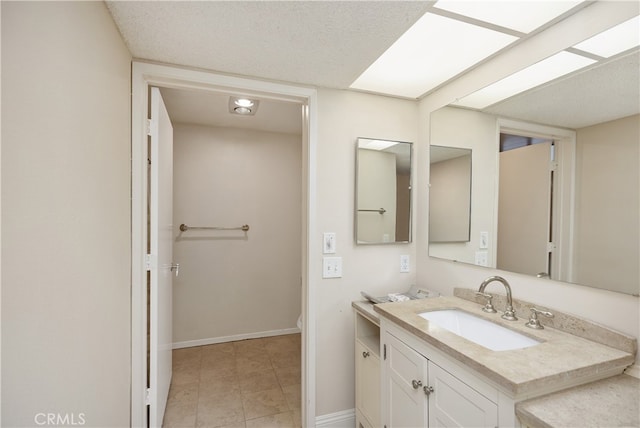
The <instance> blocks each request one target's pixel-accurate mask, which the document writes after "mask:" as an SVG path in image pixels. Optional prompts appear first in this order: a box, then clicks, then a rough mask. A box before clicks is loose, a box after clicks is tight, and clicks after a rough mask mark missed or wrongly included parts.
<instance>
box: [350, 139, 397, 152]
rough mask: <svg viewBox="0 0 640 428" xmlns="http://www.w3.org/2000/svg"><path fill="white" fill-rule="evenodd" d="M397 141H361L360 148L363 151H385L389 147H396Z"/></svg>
mask: <svg viewBox="0 0 640 428" xmlns="http://www.w3.org/2000/svg"><path fill="white" fill-rule="evenodd" d="M396 144H398V143H396V142H395V141H387V140H364V141H363V140H360V145H359V147H360V148H361V149H369V150H384V149H388V148H389V147H392V146H395V145H396Z"/></svg>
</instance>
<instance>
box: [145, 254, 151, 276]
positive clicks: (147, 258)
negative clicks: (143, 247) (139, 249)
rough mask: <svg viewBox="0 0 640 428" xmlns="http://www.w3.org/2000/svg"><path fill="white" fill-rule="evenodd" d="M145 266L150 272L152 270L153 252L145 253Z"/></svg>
mask: <svg viewBox="0 0 640 428" xmlns="http://www.w3.org/2000/svg"><path fill="white" fill-rule="evenodd" d="M144 268H145V269H146V270H147V272H149V271H150V270H151V254H145V256H144Z"/></svg>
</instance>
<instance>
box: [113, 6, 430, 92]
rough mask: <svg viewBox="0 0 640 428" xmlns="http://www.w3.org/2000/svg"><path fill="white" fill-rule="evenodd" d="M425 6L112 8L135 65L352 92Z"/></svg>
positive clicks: (425, 8) (419, 15) (418, 16)
mask: <svg viewBox="0 0 640 428" xmlns="http://www.w3.org/2000/svg"><path fill="white" fill-rule="evenodd" d="M431 3H433V2H423V1H407V2H404V1H350V2H343V1H285V2H281V1H203V2H191V1H186V2H181V1H178V2H175V1H169V2H164V1H152V2H148V1H113V2H112V1H109V2H107V7H108V8H109V10H110V12H111V15H112V16H113V18H114V20H115V22H116V24H117V26H118V28H119V29H120V32H121V34H122V36H123V38H124V40H125V42H126V43H127V46H128V47H129V50H130V51H131V53H132V55H133V56H134V57H135V58H140V59H146V60H153V61H160V62H166V63H170V64H179V65H187V66H192V67H199V68H205V69H210V70H216V71H219V72H224V73H232V74H239V75H245V76H254V77H261V78H266V79H273V80H280V81H287V82H294V83H304V84H310V85H315V86H322V87H331V88H347V87H348V86H349V85H350V84H351V83H352V82H353V81H354V80H355V79H356V78H357V77H358V76H359V75H360V74H361V73H362V72H363V71H364V70H365V69H366V68H367V67H368V66H369V65H370V64H371V63H372V62H373V61H375V60H376V58H378V56H380V55H381V54H382V53H383V52H384V51H385V50H386V49H387V48H388V47H389V46H390V45H391V44H393V42H394V41H395V40H396V39H397V38H398V37H400V35H402V34H403V33H404V32H405V31H406V30H407V28H409V27H410V26H411V25H413V23H414V22H415V21H417V20H418V19H419V18H420V17H421V16H422V15H423V14H424V13H425V11H426V10H427V9H428V8H429V6H430V4H431Z"/></svg>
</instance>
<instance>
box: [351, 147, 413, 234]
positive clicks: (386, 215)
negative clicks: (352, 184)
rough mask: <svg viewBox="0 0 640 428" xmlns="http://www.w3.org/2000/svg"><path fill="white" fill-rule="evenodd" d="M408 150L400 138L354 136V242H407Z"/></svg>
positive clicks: (409, 188)
mask: <svg viewBox="0 0 640 428" xmlns="http://www.w3.org/2000/svg"><path fill="white" fill-rule="evenodd" d="M411 150H412V144H411V143H407V142H401V141H390V140H377V139H371V138H358V141H357V144H356V195H355V242H356V244H358V245H370V244H393V243H407V242H411Z"/></svg>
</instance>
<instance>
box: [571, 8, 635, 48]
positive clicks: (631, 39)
mask: <svg viewBox="0 0 640 428" xmlns="http://www.w3.org/2000/svg"><path fill="white" fill-rule="evenodd" d="M638 45H640V16H636V17H635V18H631V19H629V20H628V21H625V22H623V23H621V24H618V25H616V26H615V27H612V28H610V29H608V30H606V31H603V32H602V33H600V34H596V35H595V36H593V37H591V38H590V39H587V40H585V41H584V42H582V43H578V44H577V45H575V46H574V48H576V49H580V50H583V51H586V52H591V53H593V54H596V55H599V56H602V57H605V58H609V57H610V56H613V55H615V54H618V53H620V52H624V51H626V50H627V49H631V48H634V47H636V46H638Z"/></svg>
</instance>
